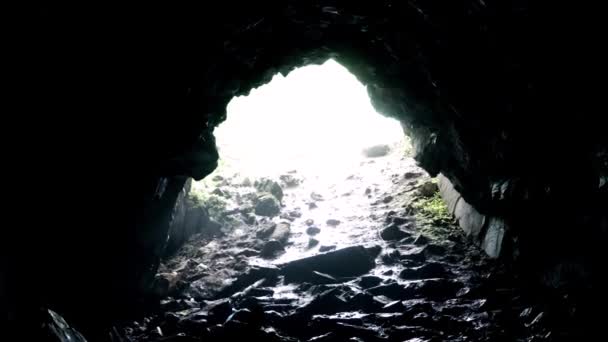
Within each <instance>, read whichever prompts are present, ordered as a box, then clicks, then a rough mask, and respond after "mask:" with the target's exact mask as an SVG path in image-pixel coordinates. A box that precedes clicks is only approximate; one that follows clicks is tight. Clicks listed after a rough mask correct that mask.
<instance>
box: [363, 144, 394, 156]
mask: <svg viewBox="0 0 608 342" xmlns="http://www.w3.org/2000/svg"><path fill="white" fill-rule="evenodd" d="M390 150H391V148H390V146H388V145H386V144H380V145H374V146H370V147H367V148H365V149H363V155H364V156H365V157H367V158H377V157H383V156H385V155H387V154H388V153H389V152H390Z"/></svg>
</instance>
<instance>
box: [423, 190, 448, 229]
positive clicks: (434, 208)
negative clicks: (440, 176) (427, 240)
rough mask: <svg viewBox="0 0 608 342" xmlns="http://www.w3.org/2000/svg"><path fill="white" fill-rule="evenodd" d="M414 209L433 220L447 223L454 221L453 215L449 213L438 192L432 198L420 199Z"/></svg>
mask: <svg viewBox="0 0 608 342" xmlns="http://www.w3.org/2000/svg"><path fill="white" fill-rule="evenodd" d="M414 208H415V209H417V210H418V212H419V213H420V214H421V215H423V216H425V217H427V218H430V219H432V220H435V221H441V222H446V223H448V222H451V221H452V215H451V214H450V213H449V211H448V207H447V206H446V205H445V203H444V202H443V199H442V198H441V195H439V193H438V192H437V193H435V194H434V195H433V196H431V197H428V198H420V199H419V200H418V201H417V202H416V203H415V204H414Z"/></svg>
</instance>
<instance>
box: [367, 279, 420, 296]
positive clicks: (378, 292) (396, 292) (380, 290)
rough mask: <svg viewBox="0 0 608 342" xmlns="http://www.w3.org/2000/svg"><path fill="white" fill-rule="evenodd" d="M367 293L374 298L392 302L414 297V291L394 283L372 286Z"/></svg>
mask: <svg viewBox="0 0 608 342" xmlns="http://www.w3.org/2000/svg"><path fill="white" fill-rule="evenodd" d="M367 292H369V293H371V294H373V295H374V296H385V297H388V298H390V299H393V300H403V299H410V298H413V297H414V295H415V291H414V290H413V289H412V288H410V287H408V286H405V285H400V284H399V283H396V282H393V283H390V284H385V285H378V286H374V287H372V288H369V289H368V290H367Z"/></svg>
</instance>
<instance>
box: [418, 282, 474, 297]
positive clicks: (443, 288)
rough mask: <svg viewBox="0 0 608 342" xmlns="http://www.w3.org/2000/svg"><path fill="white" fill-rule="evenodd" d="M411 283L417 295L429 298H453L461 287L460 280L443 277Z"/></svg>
mask: <svg viewBox="0 0 608 342" xmlns="http://www.w3.org/2000/svg"><path fill="white" fill-rule="evenodd" d="M411 285H412V286H413V287H415V290H414V292H415V293H416V296H417V297H420V298H423V297H428V298H429V299H431V300H445V299H448V298H453V297H455V296H456V294H457V293H458V291H460V290H461V289H462V288H463V285H462V283H461V282H459V281H456V280H451V279H443V278H439V279H428V280H423V281H420V282H417V283H412V284H411Z"/></svg>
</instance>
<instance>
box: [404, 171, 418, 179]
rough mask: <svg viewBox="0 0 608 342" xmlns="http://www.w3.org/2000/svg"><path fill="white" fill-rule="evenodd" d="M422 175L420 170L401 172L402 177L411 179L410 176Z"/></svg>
mask: <svg viewBox="0 0 608 342" xmlns="http://www.w3.org/2000/svg"><path fill="white" fill-rule="evenodd" d="M422 175H423V174H422V172H413V171H408V172H406V173H404V174H403V178H404V179H412V178H416V177H420V176H422Z"/></svg>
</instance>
